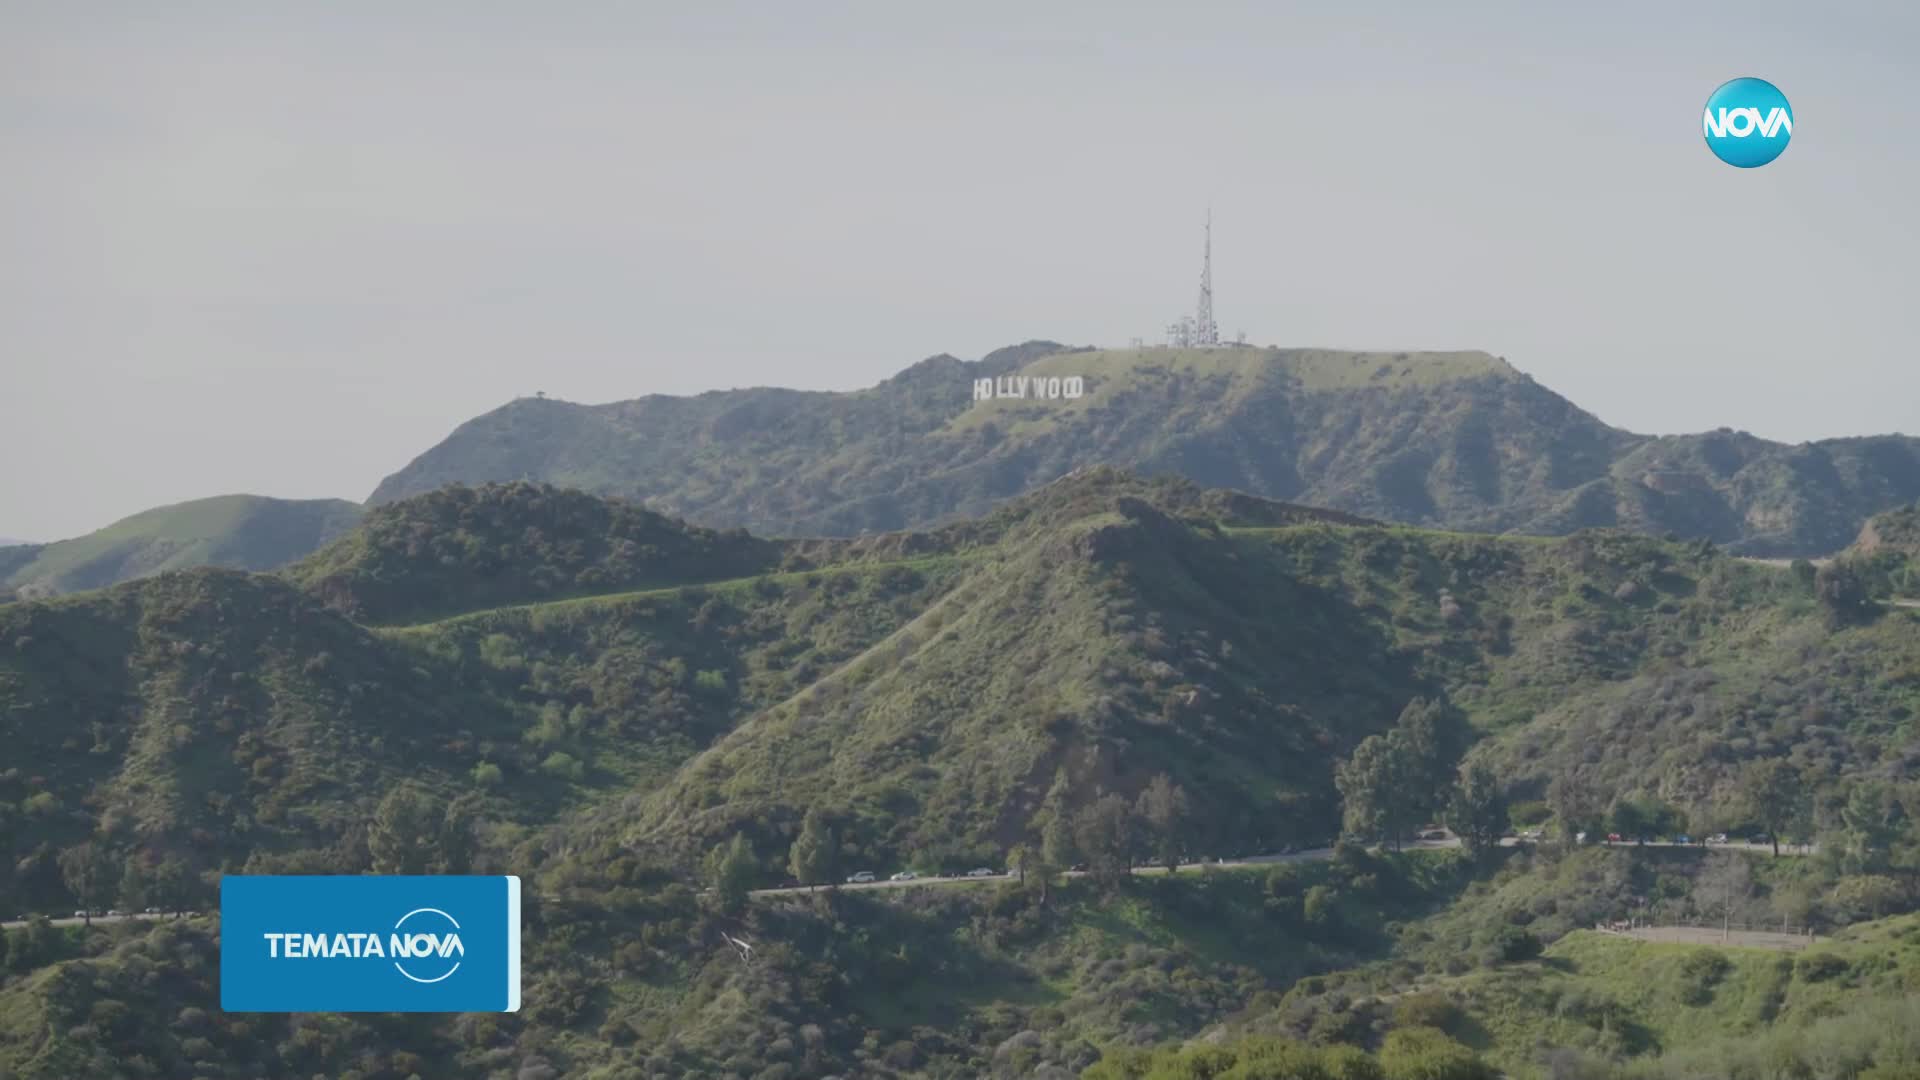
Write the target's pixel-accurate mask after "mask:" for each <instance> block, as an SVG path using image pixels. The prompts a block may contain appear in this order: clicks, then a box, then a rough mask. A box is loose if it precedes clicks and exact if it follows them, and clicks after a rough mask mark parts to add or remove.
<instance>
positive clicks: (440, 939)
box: [393, 908, 467, 983]
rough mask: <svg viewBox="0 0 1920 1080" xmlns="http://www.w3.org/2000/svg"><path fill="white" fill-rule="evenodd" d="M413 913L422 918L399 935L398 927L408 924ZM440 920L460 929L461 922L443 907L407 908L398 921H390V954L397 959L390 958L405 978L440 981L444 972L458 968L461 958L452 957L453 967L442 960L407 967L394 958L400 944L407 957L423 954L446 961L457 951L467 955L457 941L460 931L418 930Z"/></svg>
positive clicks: (418, 981)
mask: <svg viewBox="0 0 1920 1080" xmlns="http://www.w3.org/2000/svg"><path fill="white" fill-rule="evenodd" d="M415 916H421V919H420V921H419V922H417V923H415V924H414V927H413V930H414V932H412V933H409V934H407V935H406V937H405V938H402V937H401V936H400V928H401V927H403V926H405V925H407V920H409V919H412V918H414V917H415ZM443 921H444V922H445V923H446V924H447V925H450V926H452V927H453V929H455V930H458V929H460V924H459V923H457V922H454V921H453V916H451V915H449V914H447V913H446V912H444V911H441V910H440V909H439V908H415V909H413V910H412V911H409V912H407V913H406V914H405V915H402V916H400V921H399V922H397V923H394V924H393V929H394V934H393V943H394V950H393V955H394V956H395V957H396V959H395V960H394V962H393V966H394V967H396V968H399V969H400V974H402V975H405V976H406V977H407V978H409V979H412V980H413V981H414V982H417V983H436V982H439V981H440V980H441V979H444V978H446V977H447V976H449V975H451V974H453V973H454V972H456V971H459V970H460V961H458V960H455V961H454V962H453V966H452V967H448V966H447V965H446V964H445V963H438V964H432V963H428V964H414V965H413V966H412V969H409V967H408V966H407V965H405V964H402V963H401V962H400V961H399V959H397V958H398V957H399V956H400V955H401V952H400V947H401V946H402V945H403V944H404V945H405V947H406V950H407V951H406V956H407V958H408V959H413V960H418V959H421V958H423V957H424V958H427V959H429V960H440V961H445V960H447V959H448V958H449V957H452V956H454V955H456V954H457V955H460V956H465V955H467V950H466V949H464V948H462V947H461V945H460V935H459V934H453V933H448V934H432V933H420V932H419V931H421V930H423V929H424V928H426V927H427V926H431V925H434V924H435V923H438V922H443ZM416 971H418V972H419V974H416V973H415V972H416ZM436 972H437V974H436Z"/></svg>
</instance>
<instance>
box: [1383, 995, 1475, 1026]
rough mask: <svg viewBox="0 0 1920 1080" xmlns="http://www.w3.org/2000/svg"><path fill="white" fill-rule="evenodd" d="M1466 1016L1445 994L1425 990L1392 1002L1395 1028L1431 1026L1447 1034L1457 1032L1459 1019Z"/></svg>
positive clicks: (1461, 1019)
mask: <svg viewBox="0 0 1920 1080" xmlns="http://www.w3.org/2000/svg"><path fill="white" fill-rule="evenodd" d="M1465 1018H1466V1017H1465V1016H1464V1014H1462V1013H1461V1011H1460V1006H1458V1005H1456V1004H1454V1002H1453V1000H1452V999H1450V998H1448V997H1447V996H1446V995H1445V994H1441V993H1437V992H1434V991H1426V992H1423V993H1418V994H1408V995H1407V996H1406V997H1403V998H1401V999H1400V1000H1399V1001H1397V1002H1395V1003H1394V1006H1393V1026H1394V1027H1396V1028H1420V1027H1425V1028H1433V1029H1435V1030H1438V1031H1444V1032H1447V1033H1448V1034H1458V1033H1459V1028H1460V1024H1461V1021H1463V1020H1464V1019H1465Z"/></svg>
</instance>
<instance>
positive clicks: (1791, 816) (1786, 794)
mask: <svg viewBox="0 0 1920 1080" xmlns="http://www.w3.org/2000/svg"><path fill="white" fill-rule="evenodd" d="M1741 779H1742V783H1741V790H1742V792H1743V793H1744V795H1745V797H1746V801H1747V806H1748V809H1749V811H1750V813H1751V814H1752V816H1753V820H1755V821H1757V822H1759V823H1760V826H1761V828H1763V829H1765V830H1766V832H1767V839H1768V840H1770V841H1771V842H1772V843H1773V853H1774V855H1776V856H1777V855H1779V854H1780V836H1781V834H1782V833H1789V834H1791V833H1794V832H1796V831H1797V830H1799V829H1801V828H1803V827H1804V825H1805V822H1806V819H1807V815H1808V812H1809V809H1810V805H1809V797H1808V792H1807V784H1806V780H1805V778H1804V777H1802V776H1801V775H1800V770H1799V769H1797V768H1795V767H1794V765H1793V763H1792V762H1790V761H1788V760H1787V759H1785V758H1767V759H1765V760H1762V761H1756V762H1754V763H1753V764H1751V765H1749V766H1747V770H1746V773H1745V775H1744V776H1743V777H1742V778H1741Z"/></svg>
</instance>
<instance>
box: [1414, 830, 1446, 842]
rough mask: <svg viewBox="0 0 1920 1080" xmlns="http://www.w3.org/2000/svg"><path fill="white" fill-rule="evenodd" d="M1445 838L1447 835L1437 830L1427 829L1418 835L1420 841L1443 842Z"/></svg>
mask: <svg viewBox="0 0 1920 1080" xmlns="http://www.w3.org/2000/svg"><path fill="white" fill-rule="evenodd" d="M1446 838H1447V834H1446V833H1444V832H1442V831H1440V830H1439V829H1428V830H1427V831H1426V832H1423V833H1421V834H1420V839H1422V840H1445V839H1446Z"/></svg>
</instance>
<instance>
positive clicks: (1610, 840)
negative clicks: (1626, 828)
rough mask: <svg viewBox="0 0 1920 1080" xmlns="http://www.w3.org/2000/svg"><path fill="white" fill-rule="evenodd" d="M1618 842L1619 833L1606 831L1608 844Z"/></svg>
mask: <svg viewBox="0 0 1920 1080" xmlns="http://www.w3.org/2000/svg"><path fill="white" fill-rule="evenodd" d="M1619 842H1620V834H1619V833H1617V832H1610V833H1608V834H1607V843H1609V844H1617V843H1619Z"/></svg>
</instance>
